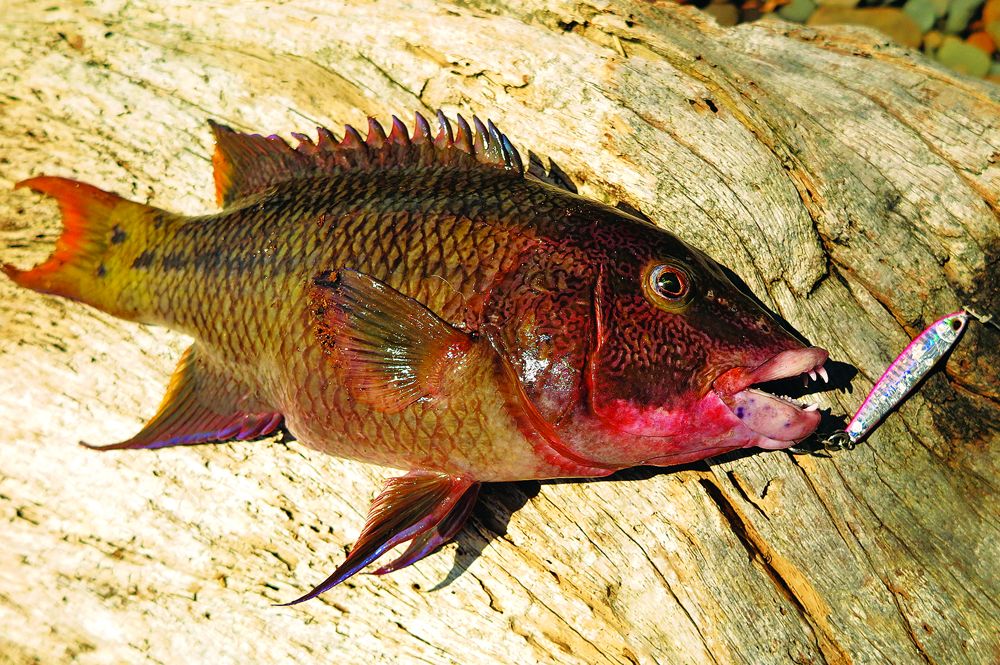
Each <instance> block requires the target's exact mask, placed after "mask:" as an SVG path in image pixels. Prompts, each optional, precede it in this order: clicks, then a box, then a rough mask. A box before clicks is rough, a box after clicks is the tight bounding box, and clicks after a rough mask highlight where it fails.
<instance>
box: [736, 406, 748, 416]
mask: <svg viewBox="0 0 1000 665" xmlns="http://www.w3.org/2000/svg"><path fill="white" fill-rule="evenodd" d="M744 413H746V411H745V410H744V409H743V407H742V406H738V407H736V417H737V418H742V417H743V414H744Z"/></svg>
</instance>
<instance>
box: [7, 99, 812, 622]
mask: <svg viewBox="0 0 1000 665" xmlns="http://www.w3.org/2000/svg"><path fill="white" fill-rule="evenodd" d="M438 122H439V129H438V131H437V133H436V134H433V133H432V132H431V130H430V127H429V124H428V123H427V121H426V120H424V119H423V118H422V117H421V116H419V115H418V116H417V120H416V125H415V131H414V134H413V136H412V137H411V136H409V134H408V133H407V131H406V129H405V127H404V126H403V125H402V123H401V122H399V121H398V120H395V119H394V122H393V127H392V130H391V132H390V133H389V134H388V135H386V133H385V132H384V130H383V129H382V128H381V126H379V125H378V123H376V122H374V121H371V122H370V124H369V132H368V137H367V138H366V139H362V138H361V136H360V135H359V134H358V133H357V132H356V131H355V130H354V129H353V128H350V127H348V128H347V130H346V131H345V135H344V138H343V139H341V140H339V141H338V140H336V139H334V138H333V136H332V135H331V134H330V133H329V132H327V131H326V130H322V129H321V130H320V133H319V139H318V141H316V142H313V141H311V140H309V139H307V138H305V137H302V136H297V138H298V139H299V144H298V146H296V147H295V148H291V147H290V146H289V145H288V144H286V143H285V142H284V141H282V140H281V139H279V138H277V137H267V138H265V137H261V136H257V135H246V134H239V133H236V132H234V131H232V130H230V129H228V128H225V127H222V126H220V125H214V124H213V130H214V132H215V135H216V140H217V147H216V153H215V158H214V159H213V163H214V165H215V181H216V186H217V193H218V198H219V202H220V204H221V205H222V206H223V208H222V210H221V212H219V213H216V214H212V215H204V216H195V217H185V216H180V215H175V214H171V213H168V212H165V211H162V210H158V209H155V208H151V207H149V206H144V205H141V204H138V203H132V202H129V201H126V200H124V199H121V198H119V197H117V196H115V195H113V194H109V193H107V192H103V191H101V190H99V189H96V188H94V187H91V186H89V185H84V184H82V183H77V182H74V181H70V180H66V179H62V178H53V177H47V176H41V177H37V178H32V179H30V180H27V181H25V182H23V183H21V185H22V186H26V187H29V188H31V189H34V190H36V191H39V192H43V193H47V194H50V195H52V196H54V197H55V198H56V199H57V200H58V201H59V204H60V206H61V208H62V212H63V221H64V226H65V227H66V228H65V231H64V233H63V235H62V237H61V238H60V239H59V241H58V242H57V245H56V249H55V251H54V253H53V255H52V257H50V259H49V260H48V261H46V262H45V263H43V264H41V265H39V266H36V267H35V268H33V269H31V270H21V269H18V268H16V267H14V266H10V265H5V266H4V268H3V269H4V271H5V272H6V273H7V275H8V276H10V277H11V278H12V279H13V280H14V281H15V282H17V283H18V284H20V285H22V286H25V287H28V288H32V289H34V290H37V291H41V292H45V293H52V294H56V295H61V296H65V297H70V298H73V299H76V300H80V301H82V302H85V303H88V304H91V305H93V306H95V307H98V308H99V309H102V310H104V311H106V312H109V313H111V314H114V315H117V316H120V317H122V318H126V319H129V320H133V321H139V322H144V323H150V324H158V325H165V326H168V327H170V328H172V329H175V330H179V331H181V332H184V333H186V334H188V335H190V336H191V337H192V338H194V340H195V341H194V343H193V345H192V346H191V347H190V348H189V349H188V350H187V351H186V352H185V354H184V357H183V358H182V360H181V362H180V364H179V366H178V369H177V370H176V372H175V374H174V376H173V378H172V380H171V385H170V387H169V388H168V390H167V396H166V397H165V399H164V401H163V404H162V405H161V407H160V410H159V412H158V413H157V415H156V416H155V417H154V418H153V419H152V420H151V421H150V422H149V423H148V424H147V425H146V427H144V428H143V430H142V431H141V432H140V433H139V434H137V435H136V436H135V437H133V438H132V439H129V440H128V441H124V442H121V443H118V444H111V445H109V446H101V447H100V448H101V449H104V450H108V449H123V448H159V447H164V446H169V445H181V444H195V443H208V442H221V441H227V440H234V439H250V438H258V437H260V436H263V435H266V434H268V433H270V432H272V431H274V430H275V429H276V428H277V427H278V426H279V425H280V424H281V423H282V422H284V423H285V424H286V426H287V428H288V430H289V431H290V432H292V433H293V434H294V435H295V436H296V437H297V438H298V439H299V440H300V441H301V442H302V443H304V444H305V445H308V446H311V447H313V448H316V449H318V450H321V451H324V452H327V453H330V454H333V455H337V456H341V457H348V458H353V459H358V460H363V461H367V462H374V463H378V464H382V465H386V466H392V467H396V468H402V469H406V470H408V471H409V473H408V474H407V475H405V476H402V477H401V478H394V479H392V480H390V481H389V482H388V484H387V486H386V488H385V489H384V491H383V492H382V494H381V495H380V496H379V497H378V498H377V499H376V501H375V503H374V504H373V506H372V511H371V513H370V515H369V520H368V523H367V524H366V527H365V530H364V531H363V532H362V534H361V536H360V537H359V539H358V541H357V544H356V545H355V547H354V549H353V550H352V551H351V554H350V556H349V557H348V559H347V561H345V562H344V564H342V565H341V567H340V568H338V570H337V571H336V572H335V573H334V575H332V576H331V577H330V578H329V579H328V580H326V581H325V582H324V583H322V584H321V585H319V586H318V587H317V588H316V589H314V590H313V591H312V592H310V593H309V594H307V595H306V596H303V598H301V599H299V600H304V599H305V598H309V597H312V596H314V595H316V594H317V593H320V592H321V591H323V590H325V589H327V588H329V587H330V586H333V585H334V584H337V583H339V582H340V581H342V580H343V579H345V578H346V577H348V576H349V575H351V574H353V573H354V572H356V571H357V570H360V569H361V568H362V567H363V566H365V565H367V564H368V563H370V562H371V561H373V560H375V559H376V558H378V557H379V556H381V554H382V553H384V552H385V551H387V550H388V549H390V548H391V547H393V546H395V545H396V544H399V543H401V542H406V541H409V542H410V547H409V549H408V550H407V551H406V552H405V553H404V555H403V556H402V557H400V558H399V559H397V560H396V561H394V562H393V563H391V564H389V565H388V566H383V568H381V569H379V571H378V572H388V571H389V570H393V569H395V568H398V567H401V566H403V565H408V564H409V563H412V562H413V561H416V560H418V559H419V558H420V557H422V556H424V555H426V554H427V553H429V552H430V551H433V549H434V548H436V547H438V546H439V545H440V544H442V543H443V542H446V541H447V540H448V539H449V538H451V537H452V536H453V535H454V533H455V532H457V530H458V529H459V528H460V527H461V524H462V522H463V521H464V519H465V517H466V516H467V515H468V513H469V511H470V509H471V506H472V504H473V502H474V501H475V496H476V492H477V491H478V486H479V483H482V482H488V481H507V480H523V479H540V478H557V477H595V476H604V475H608V474H610V473H612V472H614V471H616V470H618V469H622V468H627V467H631V466H636V465H639V464H655V465H662V466H666V465H670V464H677V463H683V462H689V461H692V460H697V459H702V458H705V457H708V456H711V455H715V454H719V453H723V452H727V451H730V450H734V449H739V448H745V447H750V446H759V447H763V448H785V447H788V446H791V445H793V444H794V443H795V442H797V441H799V440H801V439H803V438H805V437H806V436H808V435H809V434H811V433H812V432H813V431H814V430H815V428H816V425H817V424H818V421H819V414H818V413H815V412H814V411H809V410H804V409H802V408H801V407H799V406H798V405H795V404H793V403H790V402H788V401H786V400H783V399H780V398H777V397H774V396H772V395H768V394H767V393H764V392H762V391H760V390H758V389H755V388H753V387H752V384H756V383H760V382H764V381H770V380H774V379H780V378H785V377H789V376H795V375H797V374H800V373H807V372H810V371H812V370H816V369H818V368H821V367H822V364H823V362H824V361H825V360H826V357H827V354H826V352H825V351H823V350H822V349H818V348H814V347H809V348H807V347H805V346H804V345H803V344H801V343H800V342H799V341H798V340H797V339H795V338H794V337H792V336H791V335H790V334H788V333H787V332H785V331H784V330H783V329H782V328H781V326H780V325H779V324H778V323H777V321H775V320H774V319H773V318H772V317H771V316H770V315H769V314H768V313H767V312H766V311H764V310H763V309H761V308H760V307H759V306H758V305H757V304H756V303H755V302H753V301H752V300H751V299H750V298H748V297H747V296H746V295H744V294H743V293H742V292H740V290H739V289H737V288H736V287H735V286H734V285H733V284H732V283H731V282H730V280H729V279H728V278H727V277H726V275H725V274H724V272H723V270H722V268H721V267H720V266H719V265H718V264H716V263H715V262H714V261H713V260H712V259H710V258H708V257H707V256H706V255H704V254H703V253H701V252H700V251H698V250H696V249H694V248H692V247H689V246H688V245H686V244H685V243H683V242H682V241H680V240H679V239H678V238H676V237H675V236H673V235H672V234H669V233H667V232H665V231H663V230H660V229H658V228H656V227H655V226H653V225H652V224H650V223H648V222H646V221H644V220H641V219H638V218H636V217H634V216H632V215H629V214H627V213H625V212H622V211H620V210H617V209H614V208H610V207H607V206H604V205H601V204H599V203H595V202H592V201H589V200H587V199H584V198H582V197H580V196H577V195H576V194H575V193H573V192H571V191H567V190H566V189H565V188H560V187H557V186H555V185H553V184H552V183H553V182H554V183H557V184H559V180H558V179H557V178H555V177H553V175H552V173H549V174H546V173H545V172H544V170H540V169H538V168H537V166H538V165H537V164H536V163H534V162H532V163H531V164H530V165H529V167H528V168H527V169H525V168H524V167H523V166H522V163H521V160H520V157H519V156H518V154H517V152H516V151H515V150H514V149H513V147H512V146H511V144H510V142H509V141H508V140H507V138H506V137H505V136H503V135H502V134H500V132H499V131H497V130H496V128H495V127H494V126H493V125H492V124H490V125H489V127H487V126H485V125H483V124H482V123H480V122H479V121H478V120H476V121H475V129H473V128H472V127H470V125H469V124H468V123H466V122H465V121H464V120H463V119H461V117H459V120H458V128H457V132H456V131H455V130H454V129H453V128H452V126H451V124H450V123H449V122H448V121H447V120H446V119H444V117H443V116H441V115H439V116H438ZM296 602H297V601H296Z"/></svg>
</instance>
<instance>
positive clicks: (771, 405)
mask: <svg viewBox="0 0 1000 665" xmlns="http://www.w3.org/2000/svg"><path fill="white" fill-rule="evenodd" d="M829 355H830V354H829V353H827V351H826V350H825V349H821V348H819V347H815V346H811V347H808V348H805V349H795V350H792V351H782V352H781V353H778V354H777V355H775V356H773V357H772V358H771V359H770V360H767V361H766V362H764V363H763V364H761V365H759V366H757V367H752V368H751V367H734V368H732V369H730V370H727V371H725V372H723V373H722V374H721V375H719V377H718V378H716V379H715V381H714V382H713V383H712V389H713V390H714V391H715V393H716V394H717V395H718V396H719V398H720V399H721V400H722V402H723V403H724V404H725V405H726V406H727V407H729V410H730V411H732V412H733V415H735V416H736V417H737V418H739V419H740V420H741V421H742V422H743V424H744V425H746V427H748V428H749V429H751V430H752V431H754V432H755V433H757V434H759V435H760V436H762V437H764V438H765V439H767V441H763V442H760V443H758V444H757V445H758V446H760V447H762V448H784V447H787V446H790V445H792V444H793V443H796V442H798V441H801V440H802V439H804V438H806V437H807V436H809V435H810V434H812V433H813V432H815V431H816V428H817V427H818V426H819V421H820V418H821V415H820V412H819V407H818V406H817V405H815V404H805V403H801V402H799V401H796V400H793V399H791V398H789V397H784V396H781V395H774V394H771V393H769V392H766V391H764V390H762V389H761V388H760V387H759V386H758V384H761V383H768V382H770V381H777V380H780V379H789V378H793V377H795V376H799V375H804V376H806V377H808V378H811V379H812V380H814V381H816V380H819V379H822V380H823V381H824V382H826V381H828V380H829V379H828V377H827V374H826V369H824V367H823V364H824V363H825V362H826V360H827V358H828V357H829Z"/></svg>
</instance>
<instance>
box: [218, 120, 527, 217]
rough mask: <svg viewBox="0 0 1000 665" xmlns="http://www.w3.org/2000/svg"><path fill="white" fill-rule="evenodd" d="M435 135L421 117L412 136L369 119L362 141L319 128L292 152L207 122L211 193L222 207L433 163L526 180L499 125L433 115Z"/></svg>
mask: <svg viewBox="0 0 1000 665" xmlns="http://www.w3.org/2000/svg"><path fill="white" fill-rule="evenodd" d="M436 120H437V124H438V131H437V133H436V134H431V128H430V124H429V123H428V122H427V119H426V118H425V117H424V116H423V115H421V114H420V113H419V112H418V113H416V115H415V120H414V130H413V135H412V137H410V136H408V135H407V131H406V126H405V125H404V124H403V123H402V121H400V120H399V118H397V117H395V116H393V119H392V129H391V131H390V133H389V134H388V135H386V132H385V130H384V129H383V128H382V125H381V124H379V122H378V121H377V120H375V119H374V118H369V119H368V131H367V138H362V136H361V134H360V133H359V132H358V130H356V129H355V128H354V127H352V126H351V125H346V126H345V127H344V137H343V138H342V139H340V140H339V141H338V140H337V138H336V137H335V136H334V135H333V134H332V133H331V132H330V131H329V130H327V129H325V128H323V127H320V128H318V129H317V138H316V140H315V141H313V140H312V139H310V138H309V137H308V136H305V135H303V134H298V133H293V134H292V136H293V137H294V138H295V139H296V140H297V142H298V143H297V145H296V146H295V147H294V148H293V147H291V146H290V145H289V144H288V143H287V142H286V141H285V140H284V139H282V138H281V137H280V136H276V135H271V136H266V137H265V136H261V135H260V134H241V133H238V132H235V131H233V130H232V129H230V128H229V127H226V126H224V125H220V124H217V123H214V122H213V123H210V124H211V127H212V131H213V132H214V133H215V137H216V153H215V157H214V158H213V164H214V165H215V169H216V175H215V181H216V189H217V194H218V198H219V202H220V203H221V204H222V205H223V206H228V205H231V204H232V203H233V202H234V201H237V200H239V199H242V198H244V197H247V196H250V195H252V194H256V193H258V192H261V191H263V190H264V189H267V188H268V187H271V186H272V185H275V184H277V183H279V182H283V181H286V180H289V179H292V178H296V177H308V176H313V175H320V174H323V173H330V172H334V171H339V170H348V169H384V168H393V167H405V166H432V165H435V164H440V165H445V166H452V167H456V168H476V166H477V164H478V165H483V166H489V167H495V168H500V169H505V170H509V171H515V172H516V173H517V174H518V175H524V168H523V166H522V163H521V158H520V156H519V155H518V154H517V151H516V150H515V149H514V146H513V145H512V144H511V142H510V141H509V140H508V139H507V137H506V136H504V135H503V134H501V133H500V130H498V129H497V127H496V125H494V124H493V123H492V122H490V121H487V123H486V124H485V125H484V124H483V122H482V121H481V120H480V119H479V118H477V117H475V116H473V118H472V125H470V124H469V122H468V121H467V120H466V119H465V118H463V117H462V116H461V115H458V116H457V118H456V121H455V128H457V131H456V130H455V128H453V126H452V124H451V122H449V120H448V118H447V117H445V115H444V113H442V112H440V111H439V112H438V113H437V115H436Z"/></svg>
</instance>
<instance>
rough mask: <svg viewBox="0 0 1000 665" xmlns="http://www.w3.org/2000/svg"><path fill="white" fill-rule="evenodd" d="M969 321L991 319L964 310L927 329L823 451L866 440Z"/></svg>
mask: <svg viewBox="0 0 1000 665" xmlns="http://www.w3.org/2000/svg"><path fill="white" fill-rule="evenodd" d="M970 318H974V319H976V320H978V321H979V322H980V323H984V324H985V323H990V322H991V321H992V318H993V317H992V316H983V315H980V314H977V313H976V312H974V311H973V310H972V309H970V308H968V307H964V308H962V309H960V310H958V311H957V312H953V313H951V314H948V315H946V316H943V317H941V318H940V319H938V320H937V321H935V322H934V323H932V324H931V325H929V326H928V327H927V328H926V329H925V330H924V331H923V332H922V333H920V334H919V335H917V336H916V337H915V338H914V339H913V341H911V342H910V343H909V345H907V347H906V348H905V349H903V352H902V353H900V354H899V356H897V357H896V359H895V360H894V361H892V364H890V365H889V367H888V368H887V369H886V370H885V372H883V373H882V376H881V377H879V380H878V381H876V382H875V385H874V386H873V387H872V389H871V392H870V393H868V397H866V398H865V401H864V402H863V403H862V404H861V407H860V408H859V409H858V411H857V413H855V414H854V417H853V418H851V422H850V423H848V425H847V429H845V430H839V431H837V432H834V433H833V434H831V435H829V436H828V437H826V438H825V439H823V441H822V443H823V450H824V451H831V450H840V449H843V448H847V449H850V448H853V447H854V446H855V445H857V443H858V442H859V441H861V440H862V439H864V438H865V437H866V436H868V435H869V434H870V433H871V432H872V430H873V429H875V427H876V426H877V425H878V424H879V423H881V422H882V420H883V419H884V418H885V417H886V415H888V414H889V412H890V411H892V410H893V409H894V408H896V407H897V406H898V405H899V404H901V403H902V402H903V400H905V399H906V397H907V395H909V394H910V392H911V391H912V390H913V388H914V387H915V386H916V385H917V384H918V383H919V382H920V380H921V379H923V378H924V377H925V376H926V375H927V373H928V372H930V371H931V369H933V367H934V366H935V365H936V364H937V363H938V361H939V360H940V359H941V358H942V356H944V355H945V354H946V353H948V351H949V350H950V349H951V348H952V347H953V346H954V345H955V342H957V341H958V338H959V337H960V336H961V335H962V332H963V331H964V330H965V327H966V324H967V323H968V322H969V319H970ZM994 325H996V324H994Z"/></svg>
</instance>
